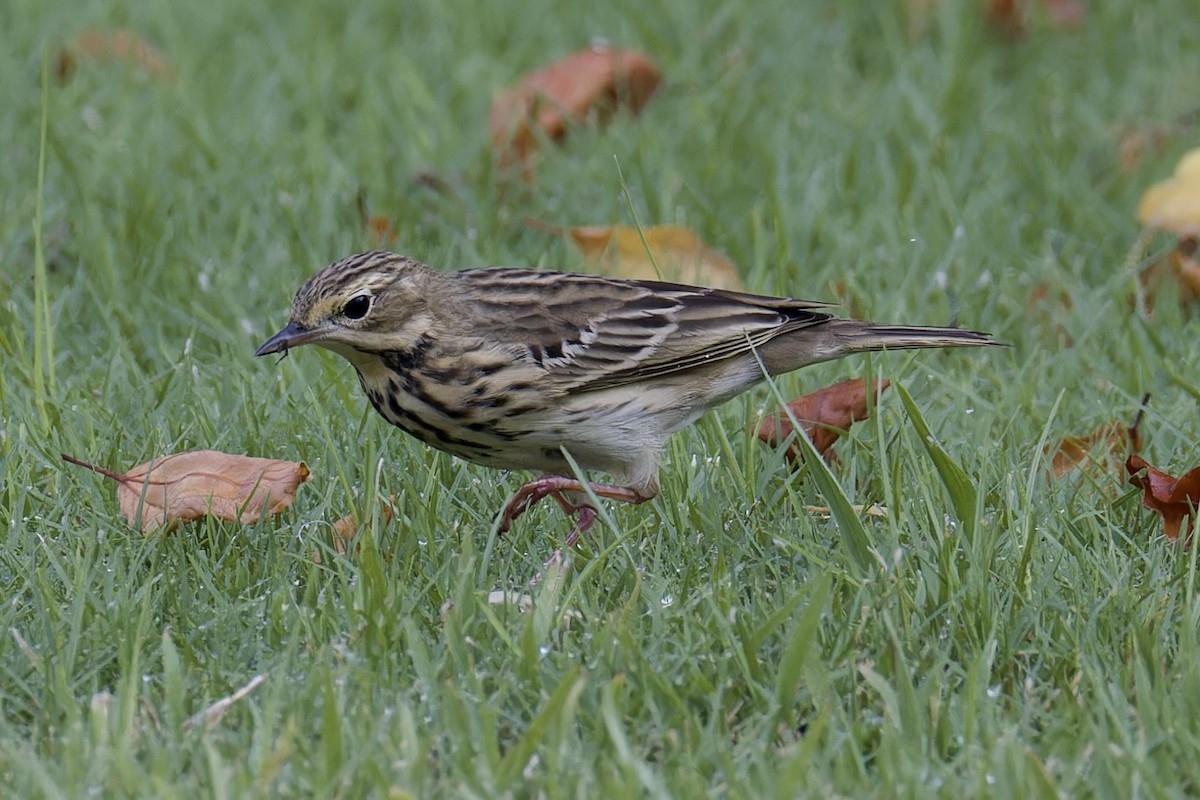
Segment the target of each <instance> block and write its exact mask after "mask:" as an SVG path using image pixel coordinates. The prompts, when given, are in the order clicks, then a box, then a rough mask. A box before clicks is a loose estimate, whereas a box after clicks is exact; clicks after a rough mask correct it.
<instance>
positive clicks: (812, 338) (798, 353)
mask: <svg viewBox="0 0 1200 800" xmlns="http://www.w3.org/2000/svg"><path fill="white" fill-rule="evenodd" d="M997 346H1002V345H1001V344H1000V343H999V342H996V341H993V340H992V337H991V336H990V335H988V334H986V333H982V332H980V331H968V330H963V329H961V328H924V327H918V326H913V325H879V324H877V323H874V322H863V321H861V320H854V319H838V318H833V317H831V318H828V319H825V320H822V321H820V322H818V323H816V324H815V325H810V326H808V327H804V328H801V329H799V330H797V331H795V332H794V333H792V334H791V335H785V336H780V337H777V338H775V339H772V340H771V341H770V342H767V343H766V344H765V345H763V346H762V347H761V348H760V350H759V352H760V355H761V358H762V362H763V365H764V366H765V367H766V369H767V372H769V373H770V374H772V375H781V374H783V373H785V372H791V371H792V370H794V369H800V368H801V367H804V366H807V365H809V364H817V363H819V362H821V361H831V360H833V359H835V358H841V357H842V356H848V355H852V354H854V353H866V352H869V351H872V350H911V349H914V348H921V347H997Z"/></svg>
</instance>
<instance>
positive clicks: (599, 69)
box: [488, 45, 662, 166]
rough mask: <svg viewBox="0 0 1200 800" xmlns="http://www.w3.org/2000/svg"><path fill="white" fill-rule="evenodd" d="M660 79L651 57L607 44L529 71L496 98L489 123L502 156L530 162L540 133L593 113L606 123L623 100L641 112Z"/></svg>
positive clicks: (552, 132)
mask: <svg viewBox="0 0 1200 800" xmlns="http://www.w3.org/2000/svg"><path fill="white" fill-rule="evenodd" d="M661 80H662V73H661V72H660V71H659V69H658V66H657V65H655V63H654V62H653V61H651V60H650V58H649V57H647V56H645V55H642V54H641V53H638V52H635V51H633V50H622V49H619V48H609V47H607V46H603V45H596V46H593V47H590V48H588V49H587V50H581V51H580V52H578V53H574V54H572V55H569V56H567V57H566V58H563V59H561V60H559V61H555V62H554V63H552V64H549V65H547V66H545V67H543V68H542V69H540V70H538V71H537V72H531V73H529V74H527V75H526V76H525V77H524V78H522V79H521V82H520V83H519V84H518V85H517V86H516V87H515V88H513V89H509V90H507V91H505V92H504V93H503V94H501V95H500V96H499V97H498V98H496V102H495V103H493V104H492V110H491V114H490V115H489V117H488V123H489V125H490V127H491V132H492V146H493V147H494V148H495V151H496V155H497V159H498V162H499V163H500V165H501V166H506V165H510V164H513V163H526V162H527V161H528V159H529V157H530V156H531V155H532V154H533V152H534V151H535V150H536V149H537V146H538V139H539V137H542V136H544V137H546V138H548V139H552V140H558V139H561V138H563V137H564V136H565V135H566V134H567V130H568V127H569V126H570V125H571V124H572V123H576V122H580V121H583V120H585V119H586V118H588V117H589V116H592V117H594V118H595V119H596V120H597V122H599V123H601V124H603V123H604V122H606V121H607V120H608V119H609V118H610V117H611V116H612V114H613V112H614V111H615V110H616V108H617V107H618V106H625V107H627V108H629V109H630V110H631V111H633V112H634V113H637V112H638V111H640V110H641V109H642V107H643V106H644V105H646V102H647V101H648V100H649V99H650V97H651V95H653V94H654V91H655V90H656V89H657V88H658V84H659V82H660V81H661Z"/></svg>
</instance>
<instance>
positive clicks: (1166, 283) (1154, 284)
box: [1131, 236, 1200, 314]
mask: <svg viewBox="0 0 1200 800" xmlns="http://www.w3.org/2000/svg"><path fill="white" fill-rule="evenodd" d="M1197 250H1200V239H1197V238H1195V237H1191V236H1187V237H1184V238H1182V239H1180V240H1179V242H1178V243H1176V245H1175V247H1173V248H1171V251H1170V252H1169V253H1167V254H1166V255H1165V256H1163V257H1162V258H1159V259H1156V260H1155V261H1154V262H1152V263H1151V264H1150V265H1149V266H1147V267H1146V268H1145V269H1143V270H1142V271H1141V272H1139V273H1138V286H1139V287H1140V292H1139V295H1140V296H1138V297H1134V298H1133V299H1132V301H1131V302H1132V303H1133V305H1134V306H1135V307H1136V305H1137V301H1138V300H1139V299H1140V300H1141V306H1142V310H1143V311H1144V312H1145V313H1146V314H1153V313H1154V304H1155V302H1156V301H1157V299H1158V296H1159V295H1160V294H1162V293H1163V292H1164V291H1166V292H1171V291H1176V292H1178V298H1179V300H1180V302H1183V303H1189V302H1192V301H1194V300H1196V299H1198V298H1200V253H1198V252H1197ZM1171 287H1173V288H1171Z"/></svg>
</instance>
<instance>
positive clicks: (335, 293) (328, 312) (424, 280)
mask: <svg viewBox="0 0 1200 800" xmlns="http://www.w3.org/2000/svg"><path fill="white" fill-rule="evenodd" d="M436 275H437V273H435V272H434V270H433V269H431V268H430V267H428V266H426V265H425V264H422V263H420V262H419V261H414V260H413V259H411V258H408V257H407V256H401V255H397V254H396V253H386V252H381V251H375V252H370V253H360V254H358V255H353V256H350V257H349V258H344V259H342V260H341V261H338V262H336V263H334V264H330V265H329V266H328V267H326V268H325V269H323V270H321V271H320V272H318V273H317V274H316V275H314V276H313V277H311V278H309V280H308V282H307V283H305V284H304V285H303V286H301V287H300V291H298V292H296V297H295V299H293V300H292V313H291V315H290V316H289V317H288V324H287V325H286V326H284V328H283V330H281V331H279V333H277V334H275V335H274V336H272V337H271V338H270V339H268V340H267V341H266V342H264V343H263V345H262V346H261V347H259V348H258V350H257V351H256V352H255V355H256V356H265V355H269V354H271V353H283V354H285V355H286V354H287V351H288V350H289V349H290V348H292V347H299V346H300V345H304V344H317V345H321V346H322V347H325V348H328V349H330V350H333V351H334V352H337V353H339V354H340V355H343V356H345V357H346V358H349V359H350V360H351V361H356V360H357V357H358V356H359V355H360V354H371V353H378V352H383V351H388V350H408V349H410V348H411V347H412V346H413V344H414V343H415V342H416V341H417V340H418V339H420V338H421V336H422V335H423V334H424V332H425V331H426V330H427V329H428V327H429V324H430V322H431V319H430V316H429V314H428V311H427V305H426V300H425V298H426V295H427V285H428V283H429V281H430V279H432V278H435V276H436Z"/></svg>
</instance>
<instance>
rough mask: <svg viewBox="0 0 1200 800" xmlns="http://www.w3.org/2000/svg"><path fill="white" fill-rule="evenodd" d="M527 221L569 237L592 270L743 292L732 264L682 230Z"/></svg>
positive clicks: (691, 234)
mask: <svg viewBox="0 0 1200 800" xmlns="http://www.w3.org/2000/svg"><path fill="white" fill-rule="evenodd" d="M527 222H528V223H529V225H531V226H532V227H535V228H538V229H540V230H545V231H548V232H550V233H556V234H563V233H565V234H566V235H567V236H569V237H571V241H573V242H574V243H575V245H576V246H577V247H578V248H579V250H580V251H581V252H582V253H583V257H584V258H585V259H587V262H588V265H589V266H590V267H591V268H592V269H594V270H596V271H597V272H599V273H601V274H603V275H608V276H611V277H614V278H634V279H637V280H650V281H657V280H662V281H675V282H678V283H687V284H693V285H696V286H710V287H712V288H714V289H732V290H734V291H741V290H742V289H743V288H744V286H743V284H742V278H741V275H739V274H738V268H737V266H736V265H735V264H734V263H733V262H732V261H730V260H729V259H728V258H726V257H725V255H724V254H722V253H721V252H720V251H718V250H714V249H713V248H712V247H709V246H708V245H707V244H706V243H705V242H704V240H703V239H701V238H700V237H699V236H697V235H696V234H695V233H693V232H692V231H690V230H688V229H687V228H684V227H682V226H680V225H654V226H651V227H648V228H642V229H641V232H639V231H638V229H637V228H629V227H626V226H624V225H613V226H611V227H603V226H598V225H597V226H585V227H579V228H559V227H556V226H554V225H547V224H546V223H544V222H540V221H538V220H534V219H530V220H527ZM643 237H644V240H643ZM647 248H649V249H648V250H647Z"/></svg>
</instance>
